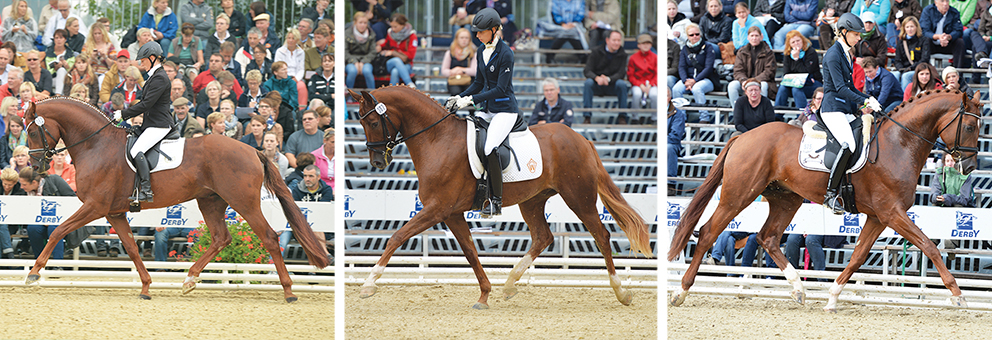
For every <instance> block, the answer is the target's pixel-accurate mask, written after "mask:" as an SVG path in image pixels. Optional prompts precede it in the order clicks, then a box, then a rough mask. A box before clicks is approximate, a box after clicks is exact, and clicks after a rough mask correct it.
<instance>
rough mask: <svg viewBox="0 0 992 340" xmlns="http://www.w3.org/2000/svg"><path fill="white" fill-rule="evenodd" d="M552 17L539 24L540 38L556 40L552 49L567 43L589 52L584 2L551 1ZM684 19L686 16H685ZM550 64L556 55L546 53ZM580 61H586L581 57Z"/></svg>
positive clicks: (570, 0) (574, 0)
mask: <svg viewBox="0 0 992 340" xmlns="http://www.w3.org/2000/svg"><path fill="white" fill-rule="evenodd" d="M549 10H550V11H551V13H550V17H551V20H552V22H550V23H548V22H544V24H542V22H538V27H537V28H538V33H539V35H540V36H550V37H553V38H555V40H554V41H552V42H551V49H552V50H557V49H561V48H562V46H565V43H568V44H569V45H572V49H573V50H588V49H589V44H588V43H587V42H586V32H585V27H584V26H583V25H582V21H583V20H585V16H586V11H585V3H584V1H583V0H551V7H550V8H549ZM683 17H684V15H683ZM544 56H545V59H546V61H547V63H548V64H552V63H554V62H555V54H554V53H545V54H544ZM580 61H584V60H583V59H582V58H581V55H580Z"/></svg>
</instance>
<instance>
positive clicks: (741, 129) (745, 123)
mask: <svg viewBox="0 0 992 340" xmlns="http://www.w3.org/2000/svg"><path fill="white" fill-rule="evenodd" d="M744 93H745V94H747V96H746V97H742V98H740V99H738V100H737V104H736V105H734V127H736V128H737V132H735V133H734V134H733V135H738V134H741V133H745V132H748V131H751V130H753V129H754V128H756V127H758V126H761V125H762V124H765V123H770V122H774V121H775V108H774V107H773V106H772V101H771V100H768V98H767V97H765V96H763V95H761V83H760V82H759V81H758V80H757V79H754V78H751V79H748V80H747V81H745V82H744ZM733 135H732V136H733Z"/></svg>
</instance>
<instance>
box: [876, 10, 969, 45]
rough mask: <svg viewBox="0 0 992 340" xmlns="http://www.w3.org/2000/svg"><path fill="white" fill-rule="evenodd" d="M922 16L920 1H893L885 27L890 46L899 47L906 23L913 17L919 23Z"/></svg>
mask: <svg viewBox="0 0 992 340" xmlns="http://www.w3.org/2000/svg"><path fill="white" fill-rule="evenodd" d="M921 14H923V6H920V1H919V0H892V7H891V9H890V10H889V20H888V24H886V25H885V30H884V32H885V37H886V41H887V42H888V43H889V46H891V47H893V48H895V47H898V46H899V43H898V37H899V35H900V34H902V25H903V23H904V21H905V20H906V19H907V18H909V17H913V18H915V19H916V20H917V21H919V20H920V15H921ZM983 22H984V21H983ZM917 26H919V25H917Z"/></svg>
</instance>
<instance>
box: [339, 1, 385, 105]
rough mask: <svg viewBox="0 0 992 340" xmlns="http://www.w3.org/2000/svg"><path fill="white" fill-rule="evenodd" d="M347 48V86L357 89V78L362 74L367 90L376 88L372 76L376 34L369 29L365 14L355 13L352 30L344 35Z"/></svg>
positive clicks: (345, 69)
mask: <svg viewBox="0 0 992 340" xmlns="http://www.w3.org/2000/svg"><path fill="white" fill-rule="evenodd" d="M344 39H345V47H346V49H347V53H346V54H345V68H344V71H345V80H344V82H345V86H348V88H349V89H353V88H355V78H357V77H358V75H359V74H361V75H362V76H363V77H364V78H365V87H366V88H375V77H374V76H373V75H372V59H375V55H376V47H377V45H376V43H375V41H376V39H377V36H376V35H375V32H373V31H372V30H370V29H369V20H368V18H366V17H365V12H357V13H355V16H354V19H353V20H352V26H351V29H350V30H346V31H345V34H344Z"/></svg>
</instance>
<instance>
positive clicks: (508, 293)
mask: <svg viewBox="0 0 992 340" xmlns="http://www.w3.org/2000/svg"><path fill="white" fill-rule="evenodd" d="M517 293H519V291H517V287H507V288H503V300H509V299H512V298H513V297H514V296H517Z"/></svg>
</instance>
